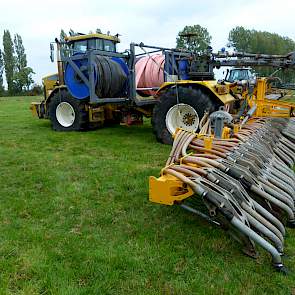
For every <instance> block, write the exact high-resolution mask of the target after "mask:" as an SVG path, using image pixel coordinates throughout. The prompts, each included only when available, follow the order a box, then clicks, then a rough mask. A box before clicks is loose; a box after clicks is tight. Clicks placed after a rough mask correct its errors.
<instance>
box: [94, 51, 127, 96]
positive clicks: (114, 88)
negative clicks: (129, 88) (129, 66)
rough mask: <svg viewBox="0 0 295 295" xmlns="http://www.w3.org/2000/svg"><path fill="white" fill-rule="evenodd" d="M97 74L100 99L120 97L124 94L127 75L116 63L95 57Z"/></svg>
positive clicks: (108, 59)
mask: <svg viewBox="0 0 295 295" xmlns="http://www.w3.org/2000/svg"><path fill="white" fill-rule="evenodd" d="M95 67H96V68H95V70H96V74H97V83H96V88H95V89H96V95H97V96H98V97H100V98H105V97H119V96H120V95H122V94H123V92H124V88H126V87H125V85H126V80H127V75H126V74H125V72H124V71H123V69H122V67H121V66H120V65H119V64H118V63H117V62H115V61H113V60H112V59H110V58H107V57H104V56H96V57H95Z"/></svg>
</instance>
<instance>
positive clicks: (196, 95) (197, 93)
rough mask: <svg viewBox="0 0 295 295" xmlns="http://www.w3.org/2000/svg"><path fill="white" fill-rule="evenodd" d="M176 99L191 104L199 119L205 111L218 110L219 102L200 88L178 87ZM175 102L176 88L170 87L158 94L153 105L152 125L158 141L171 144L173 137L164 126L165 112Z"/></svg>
mask: <svg viewBox="0 0 295 295" xmlns="http://www.w3.org/2000/svg"><path fill="white" fill-rule="evenodd" d="M178 101H179V103H184V104H188V105H190V106H192V107H193V108H194V109H195V110H196V112H197V113H198V115H199V118H200V119H201V118H202V117H203V115H204V113H205V111H209V113H211V112H214V111H216V110H218V108H219V106H220V104H218V103H217V102H215V101H213V100H212V99H211V98H210V96H209V95H208V94H206V93H205V92H204V91H202V90H201V89H194V88H191V87H178ZM176 104H177V98H176V90H175V88H170V89H168V90H167V91H165V92H164V93H162V94H161V95H160V97H159V98H158V102H157V104H156V105H155V107H154V110H153V116H152V126H153V131H154V134H155V135H156V138H157V140H158V141H159V142H161V143H164V144H172V143H173V138H172V135H171V134H170V132H169V131H168V129H167V127H166V114H167V112H168V111H169V110H170V108H171V107H173V106H174V105H176Z"/></svg>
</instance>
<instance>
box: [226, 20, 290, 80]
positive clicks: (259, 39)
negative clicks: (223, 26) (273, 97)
mask: <svg viewBox="0 0 295 295" xmlns="http://www.w3.org/2000/svg"><path fill="white" fill-rule="evenodd" d="M228 41H229V43H228V46H229V47H232V48H233V49H235V50H236V51H241V52H249V53H265V54H287V53H289V52H291V51H294V50H295V42H294V40H292V39H290V38H288V37H284V36H280V35H278V34H276V33H270V32H266V31H257V30H249V29H245V28H244V27H241V26H238V27H235V28H233V29H232V30H231V31H230V32H229V37H228ZM253 68H254V69H255V71H256V72H257V73H258V74H259V75H260V76H269V75H270V74H272V73H273V72H274V69H273V68H271V67H253ZM276 76H278V77H280V78H281V79H282V80H283V81H285V82H290V81H292V80H293V79H294V78H295V71H294V70H289V69H286V70H283V71H281V72H279V73H277V74H276Z"/></svg>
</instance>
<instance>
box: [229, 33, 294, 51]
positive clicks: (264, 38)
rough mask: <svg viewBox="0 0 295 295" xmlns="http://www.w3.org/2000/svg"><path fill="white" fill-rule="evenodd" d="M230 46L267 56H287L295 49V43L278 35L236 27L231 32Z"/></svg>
mask: <svg viewBox="0 0 295 295" xmlns="http://www.w3.org/2000/svg"><path fill="white" fill-rule="evenodd" d="M228 41H229V43H228V46H229V47H232V48H234V49H235V50H237V51H244V52H249V53H265V54H286V53H288V52H290V51H293V50H294V49H295V42H294V41H293V40H292V39H290V38H288V37H283V36H280V35H278V34H276V33H270V32H265V31H256V30H248V29H245V28H244V27H235V28H233V29H232V30H231V31H230V32H229V37H228Z"/></svg>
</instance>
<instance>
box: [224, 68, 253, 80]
mask: <svg viewBox="0 0 295 295" xmlns="http://www.w3.org/2000/svg"><path fill="white" fill-rule="evenodd" d="M249 79H251V73H250V71H249V70H247V69H245V70H242V69H236V70H231V71H230V75H229V77H228V81H229V82H235V81H242V80H249Z"/></svg>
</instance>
